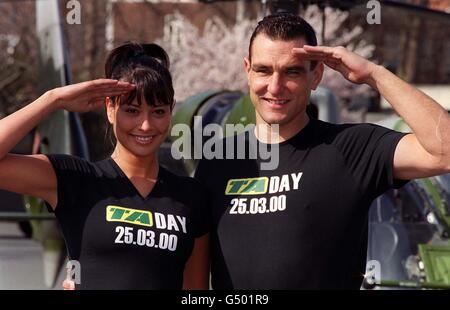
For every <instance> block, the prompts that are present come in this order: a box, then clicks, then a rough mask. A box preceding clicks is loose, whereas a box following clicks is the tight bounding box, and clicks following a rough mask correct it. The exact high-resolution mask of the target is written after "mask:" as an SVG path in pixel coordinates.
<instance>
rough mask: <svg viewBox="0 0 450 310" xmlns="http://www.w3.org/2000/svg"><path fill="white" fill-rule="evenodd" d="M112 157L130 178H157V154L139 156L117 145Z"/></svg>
mask: <svg viewBox="0 0 450 310" xmlns="http://www.w3.org/2000/svg"><path fill="white" fill-rule="evenodd" d="M111 158H112V159H113V160H114V161H115V162H116V163H117V165H119V167H120V169H122V171H123V172H124V173H125V175H126V176H127V177H128V178H132V177H139V178H144V179H147V180H156V178H157V176H158V171H159V164H158V158H157V155H156V154H153V155H151V156H147V157H139V156H136V155H134V154H131V153H130V152H128V151H127V150H124V149H123V148H121V147H120V146H116V148H115V149H114V152H113V153H112V155H111Z"/></svg>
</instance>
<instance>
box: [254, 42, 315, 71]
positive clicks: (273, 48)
mask: <svg viewBox="0 0 450 310" xmlns="http://www.w3.org/2000/svg"><path fill="white" fill-rule="evenodd" d="M303 45H305V40H304V39H303V38H298V39H295V40H289V41H285V40H279V39H271V38H269V37H267V36H265V35H258V36H257V37H256V38H255V40H254V42H253V45H252V57H251V58H252V65H254V64H259V63H261V64H264V63H268V62H277V63H283V65H289V66H291V65H294V66H307V64H309V61H306V60H303V59H300V58H299V57H298V56H296V55H294V54H293V53H292V49H293V48H298V47H302V46H303Z"/></svg>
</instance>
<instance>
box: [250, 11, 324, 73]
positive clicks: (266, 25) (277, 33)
mask: <svg viewBox="0 0 450 310" xmlns="http://www.w3.org/2000/svg"><path fill="white" fill-rule="evenodd" d="M258 34H264V35H266V36H268V37H269V38H270V39H272V40H282V41H292V40H296V39H300V38H302V39H305V41H306V43H307V44H308V45H313V46H316V45H317V37H316V32H315V31H314V29H313V27H312V26H311V25H310V24H309V23H308V22H307V21H306V20H304V19H303V18H301V17H300V16H297V15H294V14H291V13H277V14H272V15H268V16H266V17H264V18H263V19H262V20H261V21H260V22H259V23H258V26H256V28H255V30H254V31H253V33H252V36H251V37H250V44H249V47H248V59H249V60H251V57H252V55H251V54H252V44H253V40H254V39H255V38H256V36H257V35H258ZM316 63H317V62H316V61H312V62H311V68H314V67H315V66H316Z"/></svg>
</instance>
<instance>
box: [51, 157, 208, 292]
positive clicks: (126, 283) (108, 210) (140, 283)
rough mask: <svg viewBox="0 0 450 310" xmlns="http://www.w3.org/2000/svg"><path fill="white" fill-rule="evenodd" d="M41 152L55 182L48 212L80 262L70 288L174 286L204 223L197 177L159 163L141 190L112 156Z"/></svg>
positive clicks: (204, 228) (205, 226) (72, 256)
mask: <svg viewBox="0 0 450 310" xmlns="http://www.w3.org/2000/svg"><path fill="white" fill-rule="evenodd" d="M48 157H49V159H50V162H51V163H52V165H53V168H54V170H55V173H56V177H57V182H58V183H57V186H58V204H57V207H56V209H55V215H56V217H57V219H58V221H59V223H60V226H61V229H62V232H63V235H64V239H65V241H66V245H67V249H68V252H69V256H70V259H72V260H77V261H79V263H80V267H81V283H80V285H77V286H76V289H181V287H182V280H183V270H184V266H185V262H186V261H187V259H188V257H189V256H190V254H191V252H192V248H193V243H194V239H195V238H196V237H199V236H201V235H203V234H205V233H206V232H207V231H208V229H209V227H208V226H209V225H208V220H209V217H208V216H207V215H206V213H205V201H204V199H203V198H204V191H203V190H202V187H201V185H200V184H199V183H198V181H196V180H194V179H191V178H185V177H179V176H176V175H174V174H172V173H170V172H169V171H167V170H165V169H164V168H163V167H160V168H159V173H158V180H157V182H156V184H155V186H154V188H153V190H152V191H151V193H150V194H149V195H148V197H142V196H141V194H140V193H139V192H138V191H137V189H136V188H135V187H134V185H133V184H132V183H131V181H130V180H129V179H128V178H127V176H126V175H125V174H124V173H123V171H122V170H121V169H120V167H119V166H118V165H117V164H116V163H115V162H114V160H113V159H111V158H107V159H105V160H103V161H99V162H95V163H91V162H88V161H86V160H82V159H80V158H77V157H73V156H68V155H49V156H48Z"/></svg>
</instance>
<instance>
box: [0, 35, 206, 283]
mask: <svg viewBox="0 0 450 310" xmlns="http://www.w3.org/2000/svg"><path fill="white" fill-rule="evenodd" d="M168 66H169V61H168V57H167V54H166V53H165V51H164V50H163V49H162V48H161V47H159V46H158V45H156V44H146V45H140V44H136V43H126V44H124V45H122V46H120V47H118V48H116V49H114V50H113V51H112V52H111V53H110V55H109V56H108V59H107V61H106V65H105V73H106V77H107V79H99V80H94V81H88V82H84V83H79V84H74V85H70V86H65V87H60V88H56V89H53V90H50V91H48V92H46V93H45V94H43V95H42V96H41V97H39V98H38V99H37V100H36V101H34V102H32V103H31V104H29V105H27V106H26V107H24V108H23V109H21V110H19V111H17V112H16V113H14V114H11V115H9V116H8V117H6V118H4V119H2V120H0V188H2V189H6V190H9V191H13V192H17V193H20V194H26V195H32V196H36V197H40V198H42V199H43V200H45V201H46V203H47V204H48V205H49V207H51V208H52V209H53V210H54V212H55V215H56V218H57V219H58V221H59V223H60V226H61V229H62V232H63V235H64V239H65V241H66V245H67V249H68V252H69V256H70V259H72V260H77V261H79V263H80V267H81V279H80V280H81V283H80V284H78V285H77V287H76V288H77V289H181V288H182V287H184V288H196V289H207V288H208V269H209V268H208V235H207V229H208V225H207V220H208V216H207V212H205V203H204V201H203V198H202V197H204V195H203V193H202V190H201V187H200V185H199V184H198V183H197V182H196V181H195V180H193V179H190V178H183V177H179V176H175V175H173V174H172V173H170V172H169V171H167V170H166V169H164V168H162V167H161V166H159V164H158V159H157V152H158V149H159V147H160V145H161V144H162V143H163V141H164V140H165V137H166V135H167V133H168V130H169V127H170V118H171V111H172V108H173V103H174V99H173V95H174V91H173V87H172V79H171V76H170V73H169V71H168ZM105 98H106V111H107V117H108V120H109V122H110V124H111V126H112V129H113V132H114V136H115V138H116V140H117V142H116V146H115V149H114V151H113V153H112V155H111V156H110V157H108V158H106V159H105V160H102V161H99V162H94V163H93V162H89V161H86V160H83V159H80V158H77V157H74V156H69V155H29V156H23V155H13V154H8V152H9V151H10V150H11V149H12V148H13V147H14V146H15V145H16V144H17V143H18V142H19V141H20V140H21V139H22V138H23V137H24V136H25V135H26V134H27V133H28V132H29V131H30V130H31V129H32V128H34V127H36V126H37V125H38V124H39V122H40V121H41V120H43V119H44V118H45V117H46V116H48V115H49V114H50V113H52V112H53V111H55V110H57V109H66V110H68V111H73V112H88V111H91V110H94V109H96V108H99V107H101V106H102V105H103V104H105ZM191 253H192V254H191ZM185 267H186V268H185ZM183 273H184V277H183Z"/></svg>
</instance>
